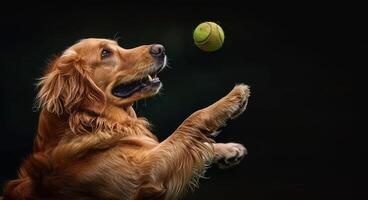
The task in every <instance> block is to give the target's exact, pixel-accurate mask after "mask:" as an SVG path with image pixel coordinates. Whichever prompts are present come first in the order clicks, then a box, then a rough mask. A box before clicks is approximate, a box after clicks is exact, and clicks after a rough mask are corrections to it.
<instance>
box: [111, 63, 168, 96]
mask: <svg viewBox="0 0 368 200" xmlns="http://www.w3.org/2000/svg"><path fill="white" fill-rule="evenodd" d="M165 64H166V63H163V64H162V65H161V67H159V68H158V69H157V70H155V71H154V72H151V73H149V74H147V75H146V76H144V78H140V79H139V80H134V81H131V82H129V83H122V84H119V85H117V86H115V87H114V88H113V89H112V91H111V92H112V94H113V95H114V96H116V97H120V98H127V97H130V96H132V95H133V94H134V93H136V92H140V91H141V92H157V91H158V89H159V88H160V87H161V85H162V83H161V81H160V79H159V78H158V76H157V74H158V73H160V72H161V71H162V69H163V68H164V67H165Z"/></svg>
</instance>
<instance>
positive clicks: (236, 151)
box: [214, 143, 248, 169]
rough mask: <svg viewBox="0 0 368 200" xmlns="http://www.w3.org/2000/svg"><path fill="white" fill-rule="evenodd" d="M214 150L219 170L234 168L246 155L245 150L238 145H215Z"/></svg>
mask: <svg viewBox="0 0 368 200" xmlns="http://www.w3.org/2000/svg"><path fill="white" fill-rule="evenodd" d="M214 148H215V162H216V164H217V165H218V167H219V168H220V169H226V168H229V167H232V166H235V165H237V164H239V163H240V161H241V160H242V159H243V158H244V156H246V155H247V154H248V151H247V149H246V148H245V147H244V146H243V145H241V144H238V143H226V144H222V143H217V144H214Z"/></svg>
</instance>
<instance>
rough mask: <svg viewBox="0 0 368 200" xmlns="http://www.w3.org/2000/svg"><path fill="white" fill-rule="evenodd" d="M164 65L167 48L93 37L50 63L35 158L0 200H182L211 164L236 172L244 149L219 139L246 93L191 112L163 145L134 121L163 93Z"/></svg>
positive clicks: (142, 122)
mask: <svg viewBox="0 0 368 200" xmlns="http://www.w3.org/2000/svg"><path fill="white" fill-rule="evenodd" d="M166 64H167V56H166V54H165V48H164V47H163V46H162V45H159V44H153V45H143V46H139V47H137V48H133V49H124V48H122V47H120V46H119V45H118V44H117V42H116V41H114V40H108V39H97V38H90V39H83V40H81V41H79V42H77V43H76V44H74V45H73V46H71V47H69V48H68V49H66V50H65V51H64V52H62V54H61V55H60V56H58V57H56V58H55V59H54V60H53V61H52V62H50V64H49V66H48V68H47V70H46V72H45V74H44V76H43V77H42V78H41V79H40V81H39V83H38V87H39V92H38V95H37V105H38V107H39V108H40V116H39V124H38V130H37V136H36V138H35V140H34V146H33V152H32V154H31V155H30V156H28V157H27V158H26V159H25V161H24V162H23V163H22V165H21V167H20V169H19V174H18V177H17V179H15V180H11V181H9V182H7V183H6V185H5V187H4V195H3V200H46V199H47V200H66V199H68V200H70V199H77V200H95V199H101V200H118V199H119V200H143V199H150V200H152V199H180V198H182V197H183V195H184V194H185V192H186V191H187V190H188V188H191V187H196V185H197V184H198V179H199V178H200V177H201V176H202V175H203V173H204V172H205V170H206V168H207V167H208V166H209V165H211V164H213V163H217V164H218V165H219V167H220V168H227V167H230V166H233V165H236V164H238V163H239V162H240V161H241V160H242V158H243V157H244V156H245V155H246V154H247V150H246V148H245V147H244V146H243V145H241V144H237V143H215V141H214V139H213V136H214V135H215V134H216V133H218V130H219V129H220V128H221V127H223V126H224V125H225V123H226V121H227V120H229V119H233V118H235V117H237V116H239V115H240V114H241V113H242V112H243V111H244V110H245V108H246V105H247V102H248V98H249V96H250V90H249V87H248V86H247V85H244V84H238V85H236V86H235V87H234V88H233V89H232V90H231V91H230V93H229V94H227V95H226V96H225V97H223V98H222V99H220V100H218V101H217V102H215V103H214V104H212V105H210V106H208V107H206V108H203V109H200V110H198V111H196V112H194V113H193V114H192V115H190V116H189V117H188V118H187V119H186V120H184V122H183V123H182V124H181V125H180V126H179V127H178V128H177V129H176V131H175V132H174V133H173V134H172V135H171V136H169V137H168V138H167V139H166V140H164V141H162V142H159V141H158V139H157V138H156V136H155V135H154V134H153V133H152V132H151V131H150V124H149V122H148V121H147V120H146V119H145V118H142V117H137V116H136V113H135V111H134V109H133V107H132V105H133V103H134V102H135V101H137V100H140V99H143V98H147V97H150V96H153V95H155V94H157V93H158V92H159V90H160V88H161V87H162V83H161V81H160V79H159V78H158V74H159V73H160V72H161V71H162V70H163V69H164V68H165V66H166Z"/></svg>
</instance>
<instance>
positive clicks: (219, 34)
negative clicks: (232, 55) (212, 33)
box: [216, 25, 225, 47]
mask: <svg viewBox="0 0 368 200" xmlns="http://www.w3.org/2000/svg"><path fill="white" fill-rule="evenodd" d="M216 28H217V33H218V36H219V38H220V42H221V45H220V47H221V46H222V44H223V43H224V39H225V34H224V33H223V34H224V38H222V37H221V33H220V31H221V29H220V26H218V25H217V26H216ZM222 32H223V31H222Z"/></svg>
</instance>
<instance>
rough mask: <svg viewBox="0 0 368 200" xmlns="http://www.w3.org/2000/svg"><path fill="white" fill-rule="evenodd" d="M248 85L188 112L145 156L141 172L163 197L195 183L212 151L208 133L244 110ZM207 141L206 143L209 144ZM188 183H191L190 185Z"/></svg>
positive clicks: (211, 157)
mask: <svg viewBox="0 0 368 200" xmlns="http://www.w3.org/2000/svg"><path fill="white" fill-rule="evenodd" d="M249 94H250V92H249V87H248V86H246V85H243V84H240V85H237V86H235V87H234V89H233V90H232V91H231V92H230V93H229V94H228V95H226V96H225V97H223V98H222V99H220V100H219V101H217V102H215V103H214V104H212V105H210V106H209V107H207V108H204V109H201V110H199V111H197V112H195V113H193V114H192V115H191V116H189V117H188V118H187V119H186V120H185V121H184V122H183V123H182V124H181V125H180V126H179V127H178V129H177V130H176V131H175V132H174V133H173V134H172V135H171V136H170V137H169V138H167V139H166V140H165V141H163V142H162V143H161V144H160V145H158V146H157V147H156V148H154V149H153V150H151V151H150V152H149V153H148V154H147V155H146V156H145V157H146V158H145V159H144V160H145V161H144V163H145V164H144V166H145V167H147V168H149V169H150V170H148V171H149V172H148V173H147V174H146V175H145V176H144V177H146V178H149V179H150V180H149V181H147V182H151V183H152V182H153V183H155V184H156V185H155V186H152V187H153V188H156V189H155V190H157V188H162V190H165V192H164V193H165V194H164V196H163V197H162V198H164V199H176V198H178V197H179V196H180V195H181V194H182V193H183V191H184V190H185V188H186V187H187V186H188V184H189V185H190V184H193V185H195V184H196V183H197V179H198V178H199V177H200V176H201V175H202V174H203V172H204V171H205V168H206V164H209V163H211V162H212V161H213V159H214V157H215V151H214V147H213V145H211V144H212V141H211V140H210V139H208V137H207V136H209V135H210V134H211V133H213V132H216V131H217V130H218V129H219V128H220V127H222V126H224V125H225V123H226V121H227V120H228V119H231V118H234V117H236V116H238V115H239V114H241V113H242V112H243V111H244V110H245V106H246V103H247V100H248V97H249ZM209 144H210V145H209ZM193 185H192V186H193Z"/></svg>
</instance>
